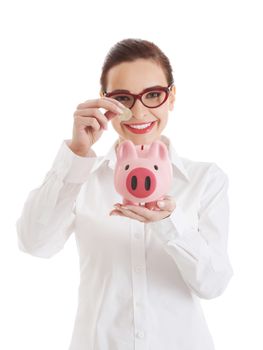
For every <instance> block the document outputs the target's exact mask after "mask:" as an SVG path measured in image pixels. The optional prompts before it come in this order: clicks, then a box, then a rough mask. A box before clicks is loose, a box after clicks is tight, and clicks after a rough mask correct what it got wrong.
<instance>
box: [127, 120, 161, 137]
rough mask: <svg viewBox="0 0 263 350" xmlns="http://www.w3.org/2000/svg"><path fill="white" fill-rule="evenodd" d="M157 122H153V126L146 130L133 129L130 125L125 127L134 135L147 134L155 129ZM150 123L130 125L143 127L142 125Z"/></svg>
mask: <svg viewBox="0 0 263 350" xmlns="http://www.w3.org/2000/svg"><path fill="white" fill-rule="evenodd" d="M156 122H157V120H155V121H153V122H151V124H150V125H149V126H147V128H145V129H133V128H131V127H130V126H129V124H124V126H125V127H126V128H127V129H128V130H129V131H131V132H132V133H133V134H146V133H147V132H150V131H151V129H152V128H153V127H154V125H155V124H156ZM147 123H150V122H144V123H134V124H130V125H142V124H147Z"/></svg>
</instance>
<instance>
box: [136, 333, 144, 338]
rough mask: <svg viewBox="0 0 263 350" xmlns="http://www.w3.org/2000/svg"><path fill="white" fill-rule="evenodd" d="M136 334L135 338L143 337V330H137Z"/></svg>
mask: <svg viewBox="0 0 263 350" xmlns="http://www.w3.org/2000/svg"><path fill="white" fill-rule="evenodd" d="M136 336H137V338H140V339H143V338H144V332H143V331H138V332H137V334H136Z"/></svg>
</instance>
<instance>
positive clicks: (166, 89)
mask: <svg viewBox="0 0 263 350" xmlns="http://www.w3.org/2000/svg"><path fill="white" fill-rule="evenodd" d="M173 85H174V83H171V84H170V85H168V86H167V87H162V86H160V87H156V88H154V87H149V88H147V89H144V90H143V91H142V92H141V93H139V94H132V93H131V92H126V91H123V92H122V91H120V92H119V93H118V90H116V91H113V92H106V91H104V92H103V96H105V97H111V96H113V95H121V94H122V93H123V95H128V96H132V97H133V104H132V105H131V107H129V108H130V109H131V108H132V107H133V106H134V105H135V103H136V101H137V100H140V101H141V103H142V104H143V105H144V106H145V107H147V108H157V107H160V106H161V105H162V104H164V102H165V101H166V100H167V99H168V96H169V92H170V91H171V88H172V86H173ZM150 91H156V92H157V91H164V92H165V93H166V96H165V98H164V100H163V102H162V103H160V104H159V105H158V106H155V107H149V106H147V105H146V104H145V103H143V101H142V96H143V95H144V94H145V93H146V92H150Z"/></svg>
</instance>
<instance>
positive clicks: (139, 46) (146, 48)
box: [100, 39, 174, 92]
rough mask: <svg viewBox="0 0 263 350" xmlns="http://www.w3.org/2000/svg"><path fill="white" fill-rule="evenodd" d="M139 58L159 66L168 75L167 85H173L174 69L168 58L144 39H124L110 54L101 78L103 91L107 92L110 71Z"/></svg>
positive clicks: (106, 59)
mask: <svg viewBox="0 0 263 350" xmlns="http://www.w3.org/2000/svg"><path fill="white" fill-rule="evenodd" d="M139 58H145V59H150V60H152V61H154V62H155V63H157V64H159V65H160V66H161V67H162V68H163V70H164V72H165V75H166V79H167V83H168V84H169V85H170V84H173V82H174V80H173V74H172V67H171V64H170V61H169V59H168V57H167V56H166V55H165V54H164V53H163V52H162V51H161V49H160V48H159V47H158V46H156V45H155V44H154V43H152V42H150V41H147V40H142V39H124V40H122V41H119V42H117V43H116V44H115V45H114V46H113V47H112V48H111V49H110V51H109V52H108V54H107V56H106V58H105V61H104V63H103V66H102V73H101V77H100V84H101V91H102V92H106V86H107V73H108V71H109V70H110V69H111V68H112V67H114V66H116V65H117V64H120V63H122V62H132V61H135V60H136V59H139Z"/></svg>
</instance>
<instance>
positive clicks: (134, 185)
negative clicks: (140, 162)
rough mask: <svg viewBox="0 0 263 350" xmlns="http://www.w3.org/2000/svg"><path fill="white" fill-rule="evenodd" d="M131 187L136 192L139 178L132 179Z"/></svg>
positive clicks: (133, 177)
mask: <svg viewBox="0 0 263 350" xmlns="http://www.w3.org/2000/svg"><path fill="white" fill-rule="evenodd" d="M131 187H132V189H133V190H136V187H137V177H136V176H132V178H131Z"/></svg>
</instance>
